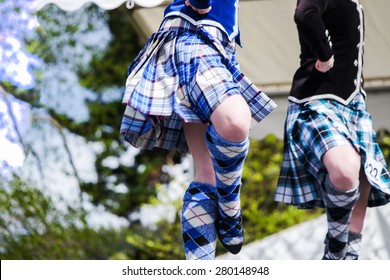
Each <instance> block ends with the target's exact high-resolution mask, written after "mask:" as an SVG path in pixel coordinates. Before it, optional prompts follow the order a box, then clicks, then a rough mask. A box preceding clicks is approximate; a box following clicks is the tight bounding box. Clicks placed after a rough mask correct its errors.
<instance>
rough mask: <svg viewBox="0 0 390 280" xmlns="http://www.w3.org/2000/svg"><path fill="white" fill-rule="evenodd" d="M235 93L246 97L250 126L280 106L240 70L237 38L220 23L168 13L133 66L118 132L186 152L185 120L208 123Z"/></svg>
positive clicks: (144, 144) (146, 144)
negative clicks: (200, 23)
mask: <svg viewBox="0 0 390 280" xmlns="http://www.w3.org/2000/svg"><path fill="white" fill-rule="evenodd" d="M234 94H241V95H242V96H243V97H244V99H245V100H246V101H247V103H248V105H249V108H250V110H251V113H252V126H253V125H254V124H256V123H258V122H260V121H261V120H262V119H264V118H265V117H266V116H267V115H268V114H269V113H270V112H271V111H273V110H274V108H276V104H275V103H274V102H273V101H272V100H271V99H270V98H269V97H268V96H267V95H266V94H265V93H263V92H262V91H261V90H259V89H258V88H257V87H256V86H255V85H254V84H253V83H252V82H251V81H250V80H249V79H248V78H247V77H246V76H244V75H243V73H242V72H241V71H240V70H239V67H238V63H237V61H236V49H235V43H234V42H230V41H229V40H228V39H227V36H226V35H225V34H224V33H222V32H221V31H220V30H219V29H218V28H215V27H211V26H194V25H192V24H191V23H189V22H188V21H186V20H185V19H182V18H180V17H173V18H168V19H165V20H164V21H163V23H162V25H161V26H160V28H159V30H158V31H157V32H156V33H154V34H152V36H151V37H150V38H149V39H148V41H147V43H146V45H145V46H144V48H143V49H142V50H141V52H140V53H139V54H138V56H137V57H136V58H135V60H134V61H133V62H132V63H131V64H130V66H129V71H128V78H127V81H126V89H125V94H124V97H123V103H124V104H126V109H125V112H124V116H123V119H122V123H121V128H120V133H121V134H122V135H123V136H124V139H125V140H126V141H128V142H129V143H130V144H132V145H133V146H135V147H138V148H143V149H152V148H155V147H158V148H163V149H167V150H178V151H181V152H187V151H188V146H187V142H186V140H185V137H184V133H183V129H182V124H183V122H198V123H209V122H210V116H211V114H212V112H213V111H214V110H215V109H216V108H217V106H218V105H219V104H221V103H222V102H223V101H224V100H225V99H226V98H227V97H229V96H231V95H234ZM232 114H234V112H232Z"/></svg>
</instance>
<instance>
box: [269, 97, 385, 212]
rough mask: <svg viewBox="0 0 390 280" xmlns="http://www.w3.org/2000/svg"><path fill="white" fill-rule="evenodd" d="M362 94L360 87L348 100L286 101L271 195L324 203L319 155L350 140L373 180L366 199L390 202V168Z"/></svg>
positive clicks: (308, 205) (297, 201)
mask: <svg viewBox="0 0 390 280" xmlns="http://www.w3.org/2000/svg"><path fill="white" fill-rule="evenodd" d="M364 98H365V97H364V95H363V94H362V93H358V94H357V95H356V96H355V97H354V99H353V100H352V101H351V102H350V103H349V104H348V106H345V105H343V104H341V103H339V102H337V101H335V100H325V99H320V100H312V101H310V102H307V103H304V104H297V103H293V102H290V103H289V106H288V112H287V118H286V122H285V135H284V158H283V161H282V166H281V170H280V175H279V180H278V184H277V188H276V191H275V195H274V198H275V201H279V202H284V203H287V204H291V205H296V206H297V207H298V208H315V207H323V203H322V197H321V192H320V186H321V184H322V183H323V181H324V179H325V176H326V169H325V166H324V164H323V163H322V161H321V158H322V156H323V155H324V153H325V152H326V151H328V150H329V149H331V148H333V147H335V146H341V145H352V146H353V147H354V148H355V149H356V151H358V153H359V154H360V157H361V160H362V168H364V170H365V173H366V175H367V179H368V180H369V182H370V183H371V185H372V188H371V194H370V197H369V202H368V205H369V206H370V207H374V206H380V205H384V204H386V203H388V202H389V200H390V173H389V171H388V167H387V164H386V162H385V159H384V156H383V153H382V151H381V149H380V147H379V145H378V143H377V142H376V138H375V135H376V134H375V131H374V130H373V127H372V119H371V115H370V114H369V113H368V112H367V108H366V103H365V100H364Z"/></svg>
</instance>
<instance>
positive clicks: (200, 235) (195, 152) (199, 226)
mask: <svg viewBox="0 0 390 280" xmlns="http://www.w3.org/2000/svg"><path fill="white" fill-rule="evenodd" d="M206 128H207V126H206V125H204V124H184V132H185V135H186V138H187V143H188V146H189V148H190V152H191V154H192V157H193V159H194V165H195V178H194V179H195V181H194V182H191V184H190V186H189V187H188V189H187V191H186V193H185V195H184V199H183V207H182V217H181V223H182V236H183V242H184V252H185V255H186V259H188V260H193V259H201V260H211V259H214V258H215V249H216V239H217V233H216V229H215V221H216V219H217V196H218V194H217V190H216V187H215V173H214V169H213V165H212V161H211V158H210V155H209V152H208V149H207V146H206V143H205V140H204V134H205V131H206Z"/></svg>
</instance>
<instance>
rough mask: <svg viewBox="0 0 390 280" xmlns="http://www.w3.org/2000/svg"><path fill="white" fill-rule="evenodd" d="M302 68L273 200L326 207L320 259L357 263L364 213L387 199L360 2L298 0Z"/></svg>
mask: <svg viewBox="0 0 390 280" xmlns="http://www.w3.org/2000/svg"><path fill="white" fill-rule="evenodd" d="M294 19H295V22H296V25H297V29H298V34H299V41H300V44H301V55H300V58H301V65H300V67H299V69H298V70H297V71H296V73H295V75H294V79H293V84H292V88H291V92H290V96H289V101H290V102H289V106H288V111H287V119H286V123H285V136H284V159H283V162H282V167H281V171H280V176H279V181H278V185H277V189H276V192H275V200H276V201H280V202H285V203H288V204H292V205H296V206H298V207H299V208H313V207H325V210H326V215H327V224H328V231H327V234H326V237H325V241H324V243H325V250H324V256H323V259H325V260H328V259H355V260H356V259H358V258H359V250H360V243H361V238H362V235H361V232H362V229H363V223H364V218H365V213H366V208H367V206H368V207H375V206H380V205H384V204H386V203H388V202H389V200H390V173H389V171H388V168H387V165H386V162H385V160H384V156H383V154H382V152H381V150H380V148H379V146H378V144H377V142H376V140H375V132H374V130H373V127H372V120H371V116H370V114H369V113H368V111H367V108H366V103H365V99H366V96H367V94H366V92H365V91H364V89H363V76H362V67H363V46H364V41H363V39H364V19H363V11H362V7H361V5H360V3H359V1H358V0H298V2H297V7H296V11H295V17H294Z"/></svg>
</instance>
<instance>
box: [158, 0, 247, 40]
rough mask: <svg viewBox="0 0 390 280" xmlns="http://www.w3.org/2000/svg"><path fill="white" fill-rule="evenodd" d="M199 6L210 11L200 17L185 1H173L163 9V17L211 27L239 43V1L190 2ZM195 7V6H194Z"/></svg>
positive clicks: (208, 0)
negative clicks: (174, 17)
mask: <svg viewBox="0 0 390 280" xmlns="http://www.w3.org/2000/svg"><path fill="white" fill-rule="evenodd" d="M192 2H196V3H198V4H199V6H197V7H199V8H204V7H208V6H211V7H212V9H211V11H210V12H208V13H207V14H204V15H201V14H199V13H197V12H195V11H194V10H193V9H192V8H191V7H187V6H186V5H185V0H175V1H174V2H173V3H171V4H170V5H168V7H167V8H166V9H165V12H164V17H170V16H180V17H182V18H184V19H186V20H188V21H190V22H191V23H192V24H194V25H211V26H215V27H217V28H219V29H221V30H222V31H223V32H224V33H226V35H227V36H228V38H229V40H230V41H233V39H234V40H235V41H236V42H237V44H239V45H241V42H240V37H239V34H240V30H239V27H238V7H239V0H197V1H192ZM194 6H195V5H194Z"/></svg>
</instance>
